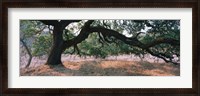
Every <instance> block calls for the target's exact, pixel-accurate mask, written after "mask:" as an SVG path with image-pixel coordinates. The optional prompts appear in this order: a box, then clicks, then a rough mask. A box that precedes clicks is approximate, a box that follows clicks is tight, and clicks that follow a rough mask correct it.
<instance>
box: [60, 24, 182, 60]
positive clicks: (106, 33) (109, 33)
mask: <svg viewBox="0 0 200 96" xmlns="http://www.w3.org/2000/svg"><path fill="white" fill-rule="evenodd" d="M93 21H94V20H89V21H87V22H86V23H85V25H84V26H83V27H82V29H81V31H80V34H79V35H78V36H77V37H74V38H73V39H70V40H67V41H65V42H64V43H65V44H64V46H63V49H66V48H69V47H70V46H74V45H77V44H78V43H81V42H82V41H84V40H85V39H86V38H88V36H89V34H90V33H93V32H97V33H99V34H102V35H103V38H101V36H100V38H101V40H105V41H106V40H108V38H110V37H114V38H115V39H118V40H121V41H123V42H124V43H126V44H128V45H131V46H133V47H139V48H141V49H142V50H146V51H147V52H148V53H150V54H151V55H153V56H156V57H158V58H161V59H163V60H164V61H165V62H171V63H173V64H177V63H176V62H173V61H172V59H171V58H169V60H168V59H166V58H165V55H164V54H157V53H154V52H152V51H151V50H149V48H151V47H154V46H156V45H159V44H163V43H164V44H171V45H174V46H179V45H180V43H179V41H178V40H175V39H172V38H157V39H155V40H154V41H152V42H150V43H148V44H143V43H142V42H140V41H139V40H138V39H137V36H138V35H139V34H141V33H138V34H137V35H136V38H130V37H126V36H125V35H123V34H121V33H119V32H117V31H114V30H111V29H107V28H104V27H91V26H90V25H91V24H92V23H93Z"/></svg>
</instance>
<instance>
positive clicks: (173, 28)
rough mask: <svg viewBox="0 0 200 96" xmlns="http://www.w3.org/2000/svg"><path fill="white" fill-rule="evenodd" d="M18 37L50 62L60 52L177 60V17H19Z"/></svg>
mask: <svg viewBox="0 0 200 96" xmlns="http://www.w3.org/2000/svg"><path fill="white" fill-rule="evenodd" d="M20 38H21V39H23V40H24V42H25V43H27V44H29V45H28V47H29V48H30V49H29V50H31V51H30V52H31V54H32V55H33V56H39V55H44V54H48V55H49V58H48V60H47V64H50V65H52V64H53V65H54V64H60V63H61V61H60V58H61V54H62V53H64V54H78V55H80V56H96V57H100V58H105V57H107V56H110V55H119V54H135V55H145V54H151V55H152V56H155V57H158V58H161V59H163V60H164V61H165V62H170V63H173V64H179V62H180V61H179V60H180V20H21V21H20ZM32 39H34V40H35V41H34V42H31V40H32Z"/></svg>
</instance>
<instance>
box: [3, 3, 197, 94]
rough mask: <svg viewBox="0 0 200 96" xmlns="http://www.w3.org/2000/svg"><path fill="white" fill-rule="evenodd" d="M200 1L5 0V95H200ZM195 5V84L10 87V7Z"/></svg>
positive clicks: (181, 6)
mask: <svg viewBox="0 0 200 96" xmlns="http://www.w3.org/2000/svg"><path fill="white" fill-rule="evenodd" d="M199 6H200V2H199V1H198V0H132V1H131V0H95V1H93V0H82V1H81V0H67V1H64V0H55V1H54V0H33V1H32V0H27V1H23V0H3V1H1V11H0V12H1V14H2V15H1V20H0V21H1V33H0V36H1V42H0V43H1V44H0V46H1V47H0V48H1V49H0V53H1V55H0V56H1V57H0V69H1V71H0V72H1V74H0V78H1V81H0V88H1V94H2V95H3V96H4V95H5V96H12V95H16V96H27V95H32V96H35V95H41V96H44V95H45V96H49V95H53V96H54V95H89V96H90V95H122V96H126V95H134V96H147V95H153V96H154V95H155V96H199V95H200V90H199V87H200V86H199V85H200V84H199V81H200V75H199V74H200V67H199V63H200V60H199V58H200V56H199V48H200V42H199V38H198V36H200V29H199V26H200V24H199V21H200V19H198V18H200V16H199V14H200V11H199V10H200V7H199ZM44 7H47V8H65V7H66V8H105V7H106V8H124V7H125V8H192V33H193V34H192V49H193V50H192V51H193V52H192V56H193V59H192V66H193V67H192V88H162V89H156V88H145V89H143V88H132V89H131V88H129V89H127V88H117V89H112V88H101V89H100V88H75V89H73V88H65V89H61V88H49V89H48V88H8V60H9V57H8V26H9V25H8V8H44Z"/></svg>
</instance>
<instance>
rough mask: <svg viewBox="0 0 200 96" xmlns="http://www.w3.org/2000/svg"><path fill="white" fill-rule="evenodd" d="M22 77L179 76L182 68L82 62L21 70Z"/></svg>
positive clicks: (142, 63)
mask: <svg viewBox="0 0 200 96" xmlns="http://www.w3.org/2000/svg"><path fill="white" fill-rule="evenodd" d="M20 74H21V75H22V76H179V75H180V66H175V65H173V64H168V63H149V62H144V61H141V62H133V61H119V60H118V61H111V60H109V61H108V60H98V61H80V62H64V63H63V65H57V66H48V65H41V66H38V67H32V68H21V69H20Z"/></svg>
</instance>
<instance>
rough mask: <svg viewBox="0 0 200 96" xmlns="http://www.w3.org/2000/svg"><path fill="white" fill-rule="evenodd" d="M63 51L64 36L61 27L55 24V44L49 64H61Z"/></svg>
mask: <svg viewBox="0 0 200 96" xmlns="http://www.w3.org/2000/svg"><path fill="white" fill-rule="evenodd" d="M62 52H63V38H62V29H61V27H60V26H59V25H58V26H55V27H54V32H53V46H52V48H51V51H50V54H49V57H48V60H47V63H46V64H47V65H59V64H62V61H61V55H62Z"/></svg>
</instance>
